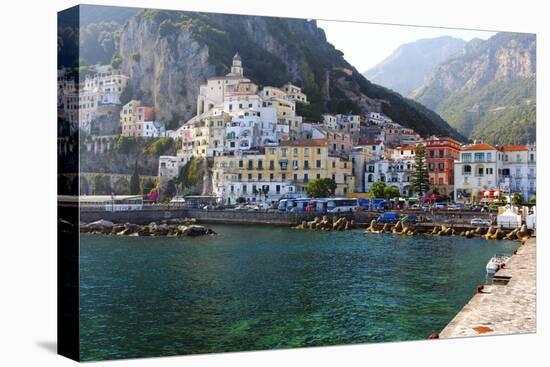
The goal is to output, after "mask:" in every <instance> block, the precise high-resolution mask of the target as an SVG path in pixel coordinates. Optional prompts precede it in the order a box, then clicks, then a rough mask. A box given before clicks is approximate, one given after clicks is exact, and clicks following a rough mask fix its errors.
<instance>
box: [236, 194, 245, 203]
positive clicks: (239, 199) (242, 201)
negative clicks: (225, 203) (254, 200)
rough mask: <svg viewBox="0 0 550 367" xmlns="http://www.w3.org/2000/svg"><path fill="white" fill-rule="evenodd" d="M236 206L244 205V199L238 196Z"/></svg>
mask: <svg viewBox="0 0 550 367" xmlns="http://www.w3.org/2000/svg"><path fill="white" fill-rule="evenodd" d="M236 202H237V204H244V203H246V199H245V198H244V197H242V196H239V197H238V198H237V200H236Z"/></svg>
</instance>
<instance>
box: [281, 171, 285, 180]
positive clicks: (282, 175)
mask: <svg viewBox="0 0 550 367" xmlns="http://www.w3.org/2000/svg"><path fill="white" fill-rule="evenodd" d="M281 180H283V181H284V180H286V173H282V174H281Z"/></svg>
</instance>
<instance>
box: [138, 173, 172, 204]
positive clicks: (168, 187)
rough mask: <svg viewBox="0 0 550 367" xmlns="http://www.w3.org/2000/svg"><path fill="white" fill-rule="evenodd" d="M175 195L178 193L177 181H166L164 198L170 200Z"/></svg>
mask: <svg viewBox="0 0 550 367" xmlns="http://www.w3.org/2000/svg"><path fill="white" fill-rule="evenodd" d="M132 177H133V176H132ZM174 195H176V183H175V182H174V179H170V180H168V181H167V182H166V187H165V189H164V195H163V200H164V201H168V200H169V199H171V198H172V197H173V196H174Z"/></svg>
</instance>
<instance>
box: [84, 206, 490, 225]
mask: <svg viewBox="0 0 550 367" xmlns="http://www.w3.org/2000/svg"><path fill="white" fill-rule="evenodd" d="M404 214H406V212H404ZM414 214H415V215H416V216H417V217H418V219H423V220H427V221H428V222H429V223H430V225H431V226H433V225H435V224H446V225H451V224H454V225H455V226H456V228H462V227H465V228H468V229H469V228H470V227H471V226H470V225H469V223H470V220H471V219H472V218H474V217H476V218H483V219H490V217H489V215H488V214H486V213H454V212H452V213H434V214H429V213H428V214H426V213H414ZM325 215H327V216H328V217H329V218H331V219H332V217H334V216H336V217H346V218H348V219H353V220H355V222H356V223H357V224H365V225H366V224H369V223H370V221H371V220H372V219H376V218H377V217H378V216H379V215H380V213H376V212H368V211H358V212H354V213H327V214H325ZM322 216H323V214H321V213H279V212H273V213H271V212H270V213H266V212H248V211H232V210H208V211H207V210H203V209H185V208H174V207H167V206H165V207H162V206H158V207H147V208H146V209H143V210H135V211H129V212H108V211H105V210H103V209H82V210H81V211H80V221H81V222H86V223H89V222H93V221H96V220H99V219H105V220H109V221H111V222H116V223H126V222H129V223H136V224H148V223H150V222H158V221H162V220H169V219H174V218H186V217H187V218H196V219H197V220H199V221H201V222H206V223H245V224H247V223H252V224H253V223H257V224H281V225H283V224H284V225H288V224H290V225H292V224H300V223H301V222H302V221H304V220H306V221H311V220H313V218H315V217H322Z"/></svg>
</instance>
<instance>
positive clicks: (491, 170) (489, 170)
mask: <svg viewBox="0 0 550 367" xmlns="http://www.w3.org/2000/svg"><path fill="white" fill-rule="evenodd" d="M485 174H487V175H492V174H493V169H492V168H487V169H485Z"/></svg>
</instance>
